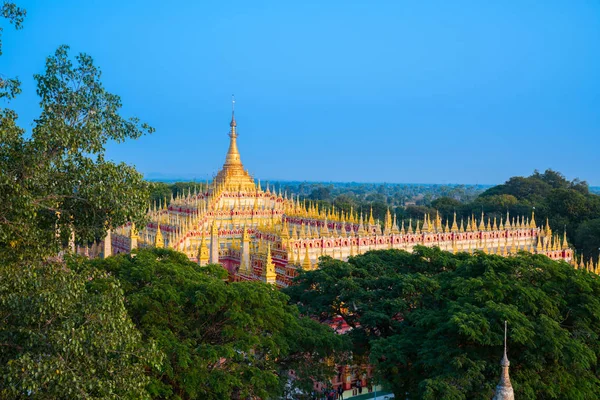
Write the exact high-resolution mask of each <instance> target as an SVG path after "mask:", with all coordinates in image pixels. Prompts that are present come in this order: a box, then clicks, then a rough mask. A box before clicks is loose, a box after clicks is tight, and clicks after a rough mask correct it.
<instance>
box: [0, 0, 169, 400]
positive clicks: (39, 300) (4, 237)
mask: <svg viewBox="0 0 600 400" xmlns="http://www.w3.org/2000/svg"><path fill="white" fill-rule="evenodd" d="M2 13H3V14H2V15H3V16H4V17H5V18H8V19H9V22H12V23H13V24H15V26H16V27H17V28H19V27H20V26H21V22H22V20H23V17H24V16H25V12H24V10H22V9H20V8H18V7H16V5H14V4H13V3H10V2H4V6H3V8H2ZM100 76H101V74H100V70H99V69H98V68H97V67H95V66H94V64H93V62H92V59H91V57H89V56H87V55H85V54H80V55H78V56H77V57H76V58H75V64H74V63H73V61H72V59H71V58H70V57H69V55H68V47H66V46H61V47H60V48H59V49H58V50H57V51H56V53H55V54H54V56H52V57H49V58H48V59H47V63H46V69H45V72H44V74H41V75H36V77H35V78H36V81H37V93H38V95H39V96H40V97H41V101H40V106H41V115H40V116H39V118H38V119H36V120H35V123H34V124H33V130H32V134H31V136H30V137H28V136H26V135H25V132H24V130H23V129H21V128H20V127H19V126H18V125H17V114H16V113H15V112H14V111H12V110H9V109H6V108H3V109H0V143H1V146H0V348H1V349H2V351H0V397H2V398H36V399H55V398H146V397H148V396H147V392H146V391H145V385H146V382H147V379H146V377H145V374H144V367H148V366H150V367H153V368H156V367H157V365H158V361H159V358H158V356H157V353H155V352H154V351H153V350H152V349H153V347H152V344H151V343H149V342H148V343H145V347H142V346H141V345H142V341H141V335H140V334H139V333H138V332H137V331H136V329H135V327H134V325H133V324H132V322H131V320H130V319H129V318H128V316H127V313H126V310H125V308H124V306H123V293H122V291H121V289H120V288H119V285H118V282H117V281H116V280H115V279H114V278H111V277H109V276H108V275H107V274H106V273H101V272H99V271H97V270H94V269H89V268H87V267H85V266H82V265H81V261H80V260H78V259H76V258H71V257H70V256H69V254H68V253H66V254H65V255H64V256H65V257H66V259H63V257H62V256H61V257H57V256H58V255H60V250H61V249H62V248H63V246H64V244H65V243H66V242H67V240H69V238H70V236H71V233H72V232H75V233H76V237H77V240H78V241H80V242H88V241H90V240H93V239H97V238H100V237H102V236H104V233H105V232H106V230H107V229H109V228H111V227H113V226H116V225H120V224H123V223H124V222H126V221H127V220H128V219H134V220H137V221H140V220H142V219H143V216H144V215H145V208H146V206H147V200H148V199H147V184H146V183H145V182H144V180H143V179H142V176H141V175H140V174H139V173H138V172H137V171H135V169H133V168H132V167H129V166H127V165H125V164H119V165H116V164H114V163H111V162H107V161H106V160H105V159H104V146H105V144H106V142H107V141H109V140H114V141H117V142H118V141H123V140H125V139H127V138H137V137H139V136H140V135H142V134H143V133H147V132H151V131H152V129H151V128H149V127H148V126H146V125H145V124H140V123H139V121H138V120H137V119H124V118H123V117H121V116H120V114H119V109H120V107H121V101H120V99H119V97H118V96H115V95H113V94H111V93H109V92H107V91H106V90H105V89H104V87H103V86H102V84H101V82H100ZM0 86H1V87H0V91H2V93H1V94H0V97H5V98H9V99H10V98H12V97H14V95H16V94H17V93H18V89H19V88H18V81H16V80H12V81H11V80H1V81H0Z"/></svg>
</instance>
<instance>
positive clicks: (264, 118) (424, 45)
mask: <svg viewBox="0 0 600 400" xmlns="http://www.w3.org/2000/svg"><path fill="white" fill-rule="evenodd" d="M15 1H16V2H17V3H18V4H19V5H22V6H23V7H25V8H26V9H27V11H28V17H27V19H26V21H25V28H24V29H23V30H22V31H18V32H15V31H14V30H13V29H11V28H6V29H5V32H4V34H3V40H4V55H3V56H2V57H0V71H1V72H2V73H3V74H5V75H8V76H13V75H18V76H19V77H20V78H21V80H22V81H23V90H24V93H23V94H22V95H21V96H20V97H19V99H18V100H17V101H14V102H13V103H12V107H13V108H16V109H17V111H18V112H19V114H20V117H21V118H20V121H21V124H22V125H23V126H25V127H27V128H28V127H30V126H31V121H32V119H33V118H35V116H36V115H37V113H38V109H37V104H38V99H37V97H36V95H35V86H34V81H33V77H32V75H33V74H34V73H38V72H41V71H42V70H43V66H44V60H45V57H46V56H48V55H50V54H52V53H53V52H54V50H55V49H56V48H57V47H58V46H59V45H60V44H68V45H70V46H71V49H72V52H87V53H88V54H90V55H92V56H93V57H94V59H95V61H96V64H98V65H99V66H100V67H101V69H102V71H103V81H104V83H105V86H106V87H107V89H108V90H109V91H111V92H113V93H116V94H119V95H120V96H121V97H122V100H123V103H124V105H125V106H124V110H123V112H124V114H125V115H136V116H138V117H140V118H141V119H142V120H144V121H146V122H148V123H150V124H151V125H152V126H154V127H155V128H156V133H154V134H153V135H151V136H146V137H143V138H141V139H139V140H137V141H132V142H129V143H126V144H120V145H110V146H109V157H111V158H113V159H114V160H118V161H121V160H122V161H125V162H128V163H131V164H134V165H136V166H137V168H138V169H139V170H140V171H141V172H143V173H144V174H146V175H147V176H156V174H162V175H164V176H171V177H187V178H193V177H196V178H198V179H204V178H206V177H207V175H211V174H213V173H214V172H216V171H217V170H218V169H219V168H220V166H221V165H222V163H223V161H224V157H225V153H226V150H227V145H228V140H229V139H228V137H227V135H226V134H227V132H228V129H229V125H228V124H229V120H230V107H231V105H230V99H231V94H233V93H234V94H235V96H236V119H237V121H238V132H239V134H240V136H239V139H238V144H239V148H240V152H241V155H242V161H243V162H244V164H245V166H246V167H247V168H248V169H249V170H250V171H251V172H252V173H253V174H254V175H255V176H256V177H258V178H262V179H288V180H320V181H366V182H417V183H420V182H422V183H500V182H503V181H504V180H506V179H507V178H509V177H510V176H513V175H529V174H530V173H531V172H532V171H533V170H534V169H536V168H537V169H540V170H544V169H546V168H553V169H556V170H558V171H561V172H563V173H564V174H565V175H566V176H567V177H568V178H575V177H579V178H581V179H585V180H587V181H588V182H589V183H590V184H592V185H600V168H599V167H600V2H598V1H597V0H588V1H585V0H574V1H568V0H563V1H553V0H544V1H542V0H538V1H528V0H518V1H511V0H504V1H475V0H473V1H462V0H453V1H447V0H443V1H427V0H423V1H400V0H397V1H389V2H388V1H375V0H370V1H361V2H358V1H349V0H345V1H327V0H318V1H308V0H301V1H300V0H299V1H282V0H278V1H270V2H266V1H257V0H253V1H217V0H215V1H191V0H190V1H165V0H161V1H155V0H143V1H142V0H120V1H113V0H85V1H82V0H44V1H41V0H38V1H34V0H15Z"/></svg>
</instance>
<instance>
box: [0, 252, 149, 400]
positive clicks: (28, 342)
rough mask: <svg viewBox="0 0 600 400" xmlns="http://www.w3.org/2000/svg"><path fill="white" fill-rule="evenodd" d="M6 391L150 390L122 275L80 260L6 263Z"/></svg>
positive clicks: (2, 286) (1, 386)
mask: <svg viewBox="0 0 600 400" xmlns="http://www.w3.org/2000/svg"><path fill="white" fill-rule="evenodd" d="M0 349H1V351H0V398H11V399H13V398H30V399H57V398H71V399H73V398H147V397H148V395H147V393H146V391H145V386H146V384H147V378H146V377H145V375H144V366H146V365H157V363H158V362H159V361H160V359H159V357H158V352H157V351H155V350H154V348H153V346H152V345H150V346H148V345H147V344H143V342H142V339H141V335H140V334H139V332H137V330H136V329H135V327H134V325H133V323H132V322H131V320H130V318H129V317H128V316H127V311H126V310H125V307H124V305H123V292H122V290H121V289H120V287H119V284H118V282H117V281H116V280H115V279H114V278H112V277H110V276H108V274H107V273H106V272H100V271H98V270H96V269H90V268H87V267H84V266H82V264H81V260H79V259H72V260H70V261H69V262H68V263H67V265H65V264H64V263H62V262H60V263H59V262H52V261H46V262H39V263H25V264H19V265H15V264H10V265H8V264H6V263H1V264H0Z"/></svg>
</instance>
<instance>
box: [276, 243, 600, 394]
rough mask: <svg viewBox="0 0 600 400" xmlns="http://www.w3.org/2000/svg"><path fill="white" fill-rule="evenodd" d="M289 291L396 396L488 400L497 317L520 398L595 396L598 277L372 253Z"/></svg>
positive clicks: (564, 269)
mask: <svg viewBox="0 0 600 400" xmlns="http://www.w3.org/2000/svg"><path fill="white" fill-rule="evenodd" d="M320 267H321V268H320V269H319V270H315V271H309V272H304V273H302V274H301V275H300V276H299V277H298V278H297V279H296V285H294V286H291V287H289V288H288V289H286V293H287V294H289V295H290V296H291V299H292V301H295V302H297V303H298V304H299V307H300V310H301V312H303V313H306V314H308V315H313V316H315V317H317V318H320V319H324V320H325V319H329V318H331V317H333V316H334V315H341V316H342V317H343V319H344V320H345V321H346V322H347V323H348V324H349V325H350V326H352V327H353V328H354V329H353V330H352V331H351V332H350V333H349V336H350V337H351V338H352V341H353V345H354V352H355V354H359V355H361V354H364V355H368V356H369V357H370V359H371V362H372V363H374V364H375V366H376V369H377V371H378V373H379V374H380V377H381V379H383V380H384V381H385V382H387V384H389V386H390V387H391V388H392V389H393V390H394V392H395V394H396V397H397V398H405V397H406V396H405V393H406V394H408V397H410V398H423V399H489V398H491V397H492V395H493V390H494V387H495V385H496V384H497V382H498V379H499V376H500V367H499V362H500V358H501V356H502V339H503V329H502V327H503V321H504V320H508V326H509V335H508V336H509V358H510V361H511V378H512V381H513V387H514V389H515V397H517V398H520V399H564V398H580V399H584V398H598V397H599V396H600V380H599V379H598V367H599V365H598V356H599V355H600V341H599V340H598V339H599V338H598V335H599V334H600V300H599V299H600V280H599V279H598V276H596V275H594V274H589V273H587V272H583V271H579V270H575V269H573V268H572V267H571V266H570V265H568V264H566V263H564V262H555V261H552V260H550V259H548V258H547V257H545V256H539V255H531V254H527V253H522V254H520V255H519V256H517V257H509V258H503V257H500V256H494V255H485V254H483V253H478V254H476V255H474V256H471V255H468V254H466V253H459V254H457V255H452V254H450V253H447V252H443V251H440V250H439V249H431V248H426V247H417V248H416V249H415V251H414V252H413V253H412V254H409V253H406V252H403V251H398V250H389V251H378V252H368V253H366V254H364V255H361V256H357V257H353V258H351V259H350V260H349V262H347V263H346V262H341V261H336V260H332V259H330V258H324V259H322V261H321V265H320Z"/></svg>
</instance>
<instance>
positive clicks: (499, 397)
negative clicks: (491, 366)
mask: <svg viewBox="0 0 600 400" xmlns="http://www.w3.org/2000/svg"><path fill="white" fill-rule="evenodd" d="M500 365H501V366H502V375H501V376H500V382H499V383H498V386H496V394H495V395H494V398H493V399H492V400H514V399H515V393H514V391H513V387H512V384H511V383H510V377H509V375H508V367H509V366H510V362H509V361H508V356H507V354H506V321H504V356H503V357H502V361H500Z"/></svg>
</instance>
